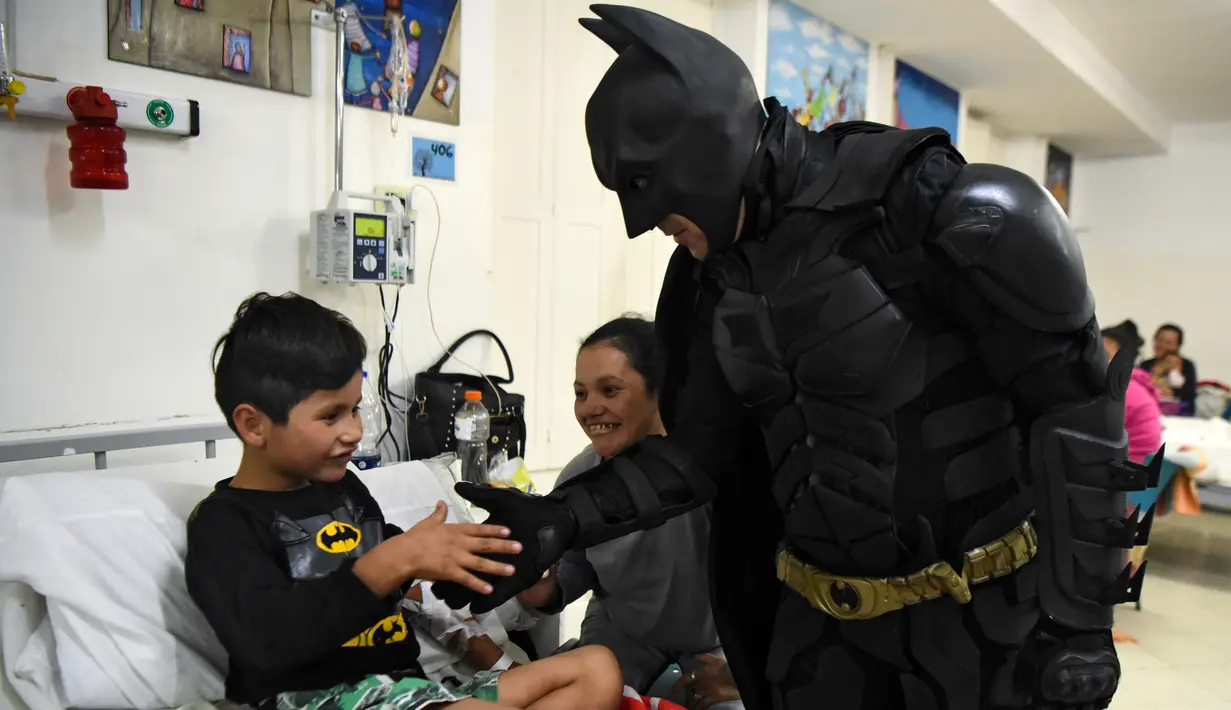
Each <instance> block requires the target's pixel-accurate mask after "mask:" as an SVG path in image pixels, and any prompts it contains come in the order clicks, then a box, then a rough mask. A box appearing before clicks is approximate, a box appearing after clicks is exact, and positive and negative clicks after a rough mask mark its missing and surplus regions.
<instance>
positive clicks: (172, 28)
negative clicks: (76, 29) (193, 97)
mask: <svg viewBox="0 0 1231 710" xmlns="http://www.w3.org/2000/svg"><path fill="white" fill-rule="evenodd" d="M314 7H316V4H315V3H313V2H312V1H311V0H107V56H108V58H110V59H112V60H114V61H117V62H126V63H129V64H140V65H141V66H146V67H151V68H153V69H166V70H168V71H174V72H180V73H183V74H192V75H193V76H202V77H205V78H207V79H221V80H222V81H229V82H232V83H235V84H243V85H245V86H254V87H257V88H260V89H272V90H274V91H282V92H285V93H288V94H299V95H301V96H310V95H311V94H312V52H311V49H312V8H314Z"/></svg>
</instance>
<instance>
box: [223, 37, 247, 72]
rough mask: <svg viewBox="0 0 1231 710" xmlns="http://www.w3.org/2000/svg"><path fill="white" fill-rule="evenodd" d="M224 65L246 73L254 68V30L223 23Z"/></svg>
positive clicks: (232, 69)
mask: <svg viewBox="0 0 1231 710" xmlns="http://www.w3.org/2000/svg"><path fill="white" fill-rule="evenodd" d="M222 66H224V67H226V68H227V69H230V70H231V71H237V72H243V73H244V74H247V73H248V72H250V71H251V70H252V32H250V31H248V30H245V29H244V28H242V27H231V26H230V25H223V32H222Z"/></svg>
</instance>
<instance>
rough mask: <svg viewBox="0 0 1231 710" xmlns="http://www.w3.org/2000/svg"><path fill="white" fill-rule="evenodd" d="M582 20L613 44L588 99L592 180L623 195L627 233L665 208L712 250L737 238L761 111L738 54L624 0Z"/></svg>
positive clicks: (651, 222)
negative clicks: (696, 229) (612, 55)
mask: <svg viewBox="0 0 1231 710" xmlns="http://www.w3.org/2000/svg"><path fill="white" fill-rule="evenodd" d="M590 9H591V10H592V11H593V12H594V14H596V15H598V19H595V18H589V17H587V18H582V19H581V24H582V26H583V27H585V28H586V29H588V30H590V31H591V32H593V33H594V34H595V35H596V36H597V37H598V38H599V39H601V40H603V41H604V42H606V43H607V44H608V45H609V46H610V47H611V48H612V49H614V50H615V51H616V52H618V53H619V55H620V56H619V57H617V58H616V60H615V62H613V63H612V65H611V67H610V68H609V69H608V70H607V73H606V74H605V75H604V76H603V79H602V81H600V82H599V85H598V88H597V89H595V90H594V94H593V95H592V96H591V97H590V102H589V104H587V105H586V137H587V138H588V139H589V142H590V156H591V158H592V159H593V161H594V172H595V173H597V174H598V179H599V182H601V183H602V184H603V186H604V187H606V188H607V189H609V190H613V191H615V192H616V193H617V194H618V195H619V197H620V207H621V209H622V210H623V212H624V226H625V228H626V229H627V231H628V236H629V237H630V238H631V237H636V236H638V235H640V234H643V233H645V232H648V231H650V230H651V229H653V228H654V227H655V226H656V225H658V223H659V222H661V221H662V220H663V218H664V217H666V216H667V215H668V214H672V213H675V214H680V215H683V216H684V217H687V218H688V219H690V220H692V221H693V222H694V223H696V225H697V226H698V227H700V228H701V229H702V230H703V231H704V232H705V234H706V237H707V240H708V242H709V247H710V250H711V251H721V250H722V249H725V248H727V247H730V245H731V244H732V243H733V242H734V241H735V226H736V221H737V220H738V218H739V204H740V196H741V188H742V184H743V182H744V176H745V173H746V172H747V170H748V165H749V163H750V162H751V160H752V157H753V154H754V153H755V152H756V147H757V139H758V138H759V137H760V134H761V128H762V126H763V125H764V122H765V111H764V109H763V108H762V107H761V101H760V98H759V96H758V95H757V89H756V83H755V82H754V81H753V79H752V74H751V73H750V72H749V71H748V67H747V66H745V64H744V62H743V60H741V59H740V58H739V55H737V54H736V53H735V52H733V51H731V49H730V48H728V47H727V46H726V45H724V44H723V43H721V42H719V41H718V40H716V39H714V38H713V37H711V36H710V35H708V34H706V33H704V32H701V31H700V30H695V29H693V28H691V27H687V26H685V25H682V24H680V23H678V22H675V21H674V20H669V19H667V18H665V17H663V16H661V15H657V14H655V13H652V12H649V11H647V10H640V9H637V8H633V7H627V6H624V5H591V6H590Z"/></svg>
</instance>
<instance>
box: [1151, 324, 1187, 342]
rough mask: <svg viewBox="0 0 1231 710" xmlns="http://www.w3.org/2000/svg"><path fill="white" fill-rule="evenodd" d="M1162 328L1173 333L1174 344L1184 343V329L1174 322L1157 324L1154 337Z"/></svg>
mask: <svg viewBox="0 0 1231 710" xmlns="http://www.w3.org/2000/svg"><path fill="white" fill-rule="evenodd" d="M1164 330H1169V331H1171V332H1172V333H1175V344H1176V345H1183V344H1184V329H1183V328H1181V327H1180V326H1178V325H1176V324H1175V323H1163V324H1162V325H1160V326H1158V330H1156V331H1154V337H1156V338H1157V337H1158V334H1159V333H1161V332H1163V331H1164Z"/></svg>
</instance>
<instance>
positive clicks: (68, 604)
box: [0, 473, 226, 709]
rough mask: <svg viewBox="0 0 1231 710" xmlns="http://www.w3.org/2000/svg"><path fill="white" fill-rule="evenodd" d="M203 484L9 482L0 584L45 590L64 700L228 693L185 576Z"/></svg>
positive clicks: (219, 657)
mask: <svg viewBox="0 0 1231 710" xmlns="http://www.w3.org/2000/svg"><path fill="white" fill-rule="evenodd" d="M205 492H206V489H204V488H203V487H202V486H200V485H190V484H182V483H164V482H151V481H133V480H126V479H121V478H113V477H110V476H107V477H103V476H98V475H95V474H90V473H53V474H42V475H33V476H21V477H16V478H13V479H10V480H9V481H7V483H6V485H5V486H4V490H3V493H2V494H0V549H3V550H4V554H3V555H0V581H19V582H23V583H25V584H28V585H29V586H30V587H32V588H33V589H34V590H35V591H37V592H38V593H39V594H41V595H43V596H44V597H46V599H47V614H48V617H49V618H50V619H51V626H52V632H53V636H54V638H55V648H56V651H55V655H56V660H57V661H58V664H59V666H60V671H61V682H62V687H63V693H64V700H65V702H66V704H67V705H68V706H70V707H92V708H115V707H134V708H140V709H146V708H150V709H154V708H168V707H178V706H180V705H184V704H186V703H188V702H191V701H196V700H201V699H206V700H216V699H219V698H221V697H222V695H223V685H224V673H225V671H224V669H225V667H226V656H225V654H224V652H223V650H222V647H221V645H220V644H219V643H218V641H217V639H216V638H215V636H214V634H213V631H212V630H211V629H210V627H209V624H208V623H207V622H206V620H205V618H204V616H202V614H201V612H200V611H199V610H198V609H197V607H196V605H195V604H193V602H192V600H191V598H190V597H189V596H188V590H187V588H186V586H185V583H184V562H183V559H184V552H185V524H186V523H185V515H184V513H183V512H181V511H185V510H191V502H192V501H193V500H199V499H200V498H201V497H202V496H203V495H204V493H205Z"/></svg>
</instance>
